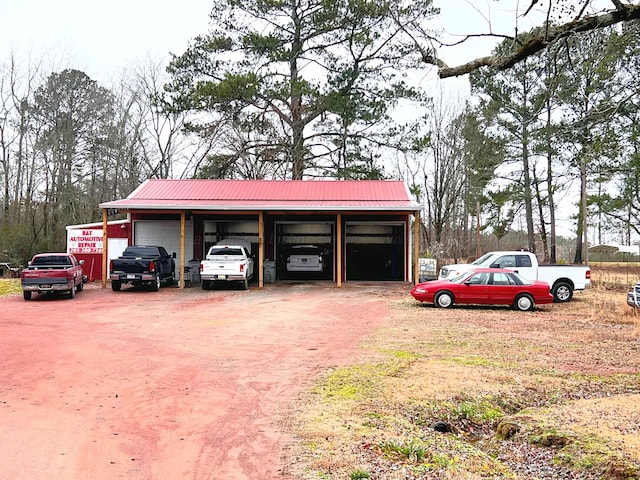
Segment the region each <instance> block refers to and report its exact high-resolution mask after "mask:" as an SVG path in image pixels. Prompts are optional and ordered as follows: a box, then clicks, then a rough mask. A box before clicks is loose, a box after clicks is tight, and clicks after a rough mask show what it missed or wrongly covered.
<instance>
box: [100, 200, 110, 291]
mask: <svg viewBox="0 0 640 480" xmlns="http://www.w3.org/2000/svg"><path fill="white" fill-rule="evenodd" d="M108 227H109V222H108V216H107V209H106V208H103V209H102V288H107V274H108V272H107V269H108V268H109V230H108Z"/></svg>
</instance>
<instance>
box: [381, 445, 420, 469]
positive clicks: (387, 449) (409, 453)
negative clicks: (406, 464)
mask: <svg viewBox="0 0 640 480" xmlns="http://www.w3.org/2000/svg"><path fill="white" fill-rule="evenodd" d="M380 450H382V452H383V453H384V454H385V455H387V456H391V457H393V456H400V457H402V459H406V460H408V461H410V462H413V463H422V462H423V461H424V459H425V456H426V454H427V451H428V446H427V445H425V444H424V443H423V442H421V441H420V440H417V439H411V440H409V441H408V442H398V441H395V440H388V441H386V442H383V443H381V444H380Z"/></svg>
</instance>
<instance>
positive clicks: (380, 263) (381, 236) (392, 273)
mask: <svg viewBox="0 0 640 480" xmlns="http://www.w3.org/2000/svg"><path fill="white" fill-rule="evenodd" d="M404 232H405V225H404V223H398V224H379V223H375V224H372V223H347V224H346V226H345V246H346V248H345V268H346V275H345V277H346V279H347V281H349V280H352V281H354V280H355V281H365V280H375V281H404V280H405V258H406V249H405V245H406V242H405V233H404Z"/></svg>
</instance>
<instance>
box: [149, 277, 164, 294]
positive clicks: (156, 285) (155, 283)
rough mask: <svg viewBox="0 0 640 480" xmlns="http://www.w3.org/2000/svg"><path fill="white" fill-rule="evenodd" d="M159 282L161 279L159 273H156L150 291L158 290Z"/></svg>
mask: <svg viewBox="0 0 640 480" xmlns="http://www.w3.org/2000/svg"><path fill="white" fill-rule="evenodd" d="M161 283H162V280H161V279H160V275H156V279H155V281H154V282H153V283H152V284H151V291H152V292H158V291H160V285H161Z"/></svg>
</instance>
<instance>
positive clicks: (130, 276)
mask: <svg viewBox="0 0 640 480" xmlns="http://www.w3.org/2000/svg"><path fill="white" fill-rule="evenodd" d="M127 278H130V279H133V280H135V278H136V276H135V275H127Z"/></svg>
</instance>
